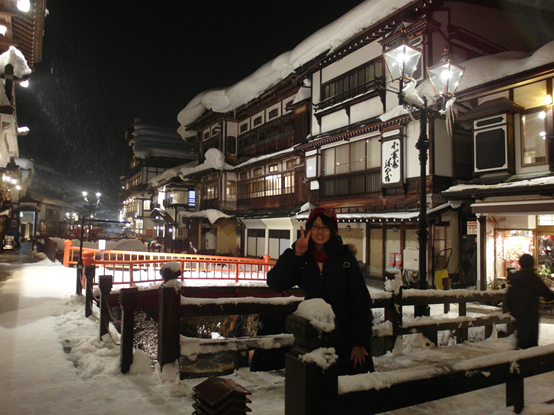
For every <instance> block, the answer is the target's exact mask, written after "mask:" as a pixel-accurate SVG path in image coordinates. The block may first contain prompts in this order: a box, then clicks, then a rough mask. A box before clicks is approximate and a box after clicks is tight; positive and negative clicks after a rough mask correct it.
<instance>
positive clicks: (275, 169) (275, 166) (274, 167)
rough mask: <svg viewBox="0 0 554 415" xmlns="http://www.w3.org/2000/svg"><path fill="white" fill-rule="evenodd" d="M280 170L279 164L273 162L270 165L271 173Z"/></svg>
mask: <svg viewBox="0 0 554 415" xmlns="http://www.w3.org/2000/svg"><path fill="white" fill-rule="evenodd" d="M278 170H279V165H277V164H272V165H271V166H269V173H275V172H276V171H278Z"/></svg>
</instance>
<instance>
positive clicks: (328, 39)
mask: <svg viewBox="0 0 554 415" xmlns="http://www.w3.org/2000/svg"><path fill="white" fill-rule="evenodd" d="M413 2H414V0H366V1H365V2H363V3H361V4H360V5H358V6H356V7H354V8H353V9H352V10H350V11H349V12H348V13H346V14H344V15H343V16H342V17H340V18H339V19H337V20H335V21H334V22H332V23H330V24H328V25H327V26H325V27H323V28H322V29H320V30H318V31H317V32H315V33H314V34H312V35H311V36H309V37H308V38H307V39H305V40H304V41H303V42H301V43H300V44H298V46H296V47H295V48H294V49H293V50H291V51H289V52H285V53H282V54H281V55H279V56H278V57H276V58H275V59H273V60H271V61H269V62H268V63H266V64H265V65H263V66H262V67H260V68H259V69H258V70H257V71H256V72H254V73H253V74H252V75H250V76H248V77H246V78H244V79H243V80H241V81H239V82H237V83H236V84H235V85H233V86H230V87H228V88H218V89H212V90H208V91H204V92H201V93H200V94H198V95H197V96H196V97H194V98H193V99H192V100H191V101H190V102H189V103H188V104H187V106H186V107H185V108H184V109H183V110H181V112H180V113H179V115H178V116H177V120H178V121H179V124H181V126H180V127H179V130H178V131H179V134H181V136H182V137H184V136H185V134H187V133H186V132H185V127H186V126H187V125H189V124H191V123H192V122H194V121H196V120H197V119H198V118H199V117H200V116H202V114H204V112H205V111H206V110H213V111H214V112H219V113H225V112H229V111H232V110H234V109H236V108H238V107H240V106H241V105H244V104H246V103H248V102H250V101H251V100H253V99H254V98H256V97H258V96H259V95H261V94H262V93H263V92H264V91H266V90H267V89H269V88H271V87H273V86H275V85H277V84H278V83H279V82H281V81H282V80H284V79H285V78H286V77H287V76H288V75H290V74H291V73H293V72H294V71H295V70H296V69H297V68H299V67H301V66H303V65H304V64H306V63H308V62H310V61H311V60H313V59H315V58H317V57H318V56H320V55H321V54H324V53H328V52H332V51H333V50H335V49H337V48H338V47H339V46H341V45H342V44H343V43H344V42H346V41H347V40H348V39H350V38H352V37H353V36H355V35H356V34H358V33H359V32H361V31H362V30H364V29H366V28H368V27H370V26H372V25H374V24H376V23H378V22H379V21H380V20H382V19H384V18H386V17H387V16H389V15H390V14H392V13H394V12H395V11H396V10H398V9H400V8H402V7H404V6H406V5H408V4H410V3H413Z"/></svg>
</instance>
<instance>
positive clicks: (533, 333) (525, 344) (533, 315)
mask: <svg viewBox="0 0 554 415" xmlns="http://www.w3.org/2000/svg"><path fill="white" fill-rule="evenodd" d="M539 297H542V298H543V299H544V300H546V301H552V300H554V293H553V292H552V291H550V290H549V289H548V287H547V286H546V285H545V284H544V282H543V281H542V280H541V279H540V278H539V277H538V276H537V274H536V273H535V270H534V269H532V268H523V269H521V270H520V271H517V272H513V273H509V274H508V294H507V297H506V304H507V306H508V310H509V311H510V313H511V314H512V316H513V317H514V318H515V319H516V323H515V324H514V326H515V329H516V336H517V347H519V348H521V349H526V348H529V347H534V346H537V345H538V340H539Z"/></svg>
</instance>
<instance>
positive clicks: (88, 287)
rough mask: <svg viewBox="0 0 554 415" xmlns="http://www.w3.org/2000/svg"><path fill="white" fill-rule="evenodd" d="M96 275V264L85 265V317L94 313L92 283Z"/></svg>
mask: <svg viewBox="0 0 554 415" xmlns="http://www.w3.org/2000/svg"><path fill="white" fill-rule="evenodd" d="M95 275H96V266H94V265H86V266H85V317H88V316H90V315H92V299H93V296H92V285H93V284H94V276H95Z"/></svg>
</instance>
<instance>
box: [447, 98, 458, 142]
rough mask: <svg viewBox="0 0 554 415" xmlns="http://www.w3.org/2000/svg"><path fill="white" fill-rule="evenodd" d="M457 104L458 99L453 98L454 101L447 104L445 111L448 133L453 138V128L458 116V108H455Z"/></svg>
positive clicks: (451, 100)
mask: <svg viewBox="0 0 554 415" xmlns="http://www.w3.org/2000/svg"><path fill="white" fill-rule="evenodd" d="M455 102H456V97H452V99H450V100H448V101H447V102H446V106H445V109H444V113H445V115H446V131H447V132H448V135H449V136H451V137H452V126H453V125H454V120H455V119H456V115H457V114H458V111H456V108H455V107H454V103H455Z"/></svg>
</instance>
